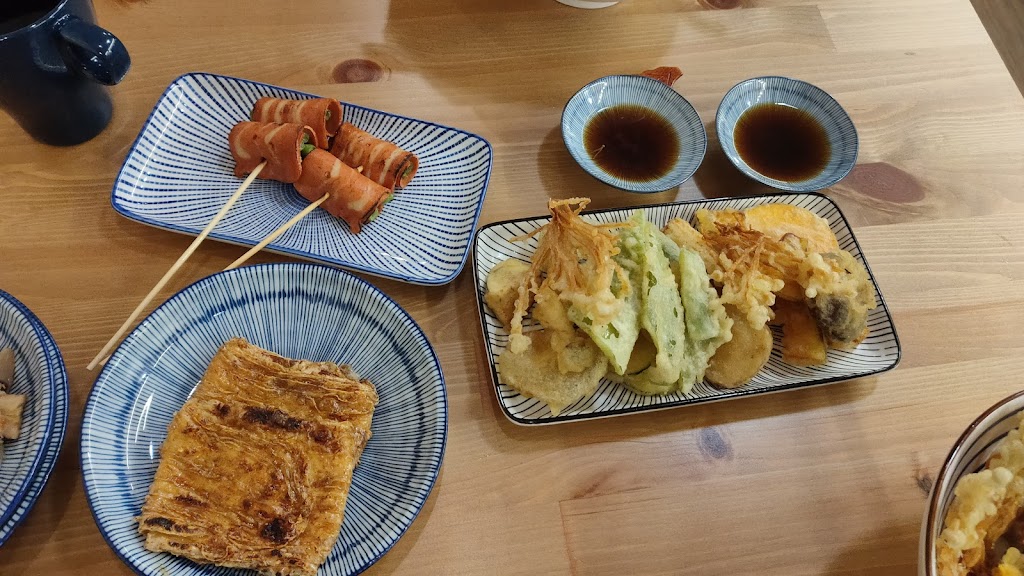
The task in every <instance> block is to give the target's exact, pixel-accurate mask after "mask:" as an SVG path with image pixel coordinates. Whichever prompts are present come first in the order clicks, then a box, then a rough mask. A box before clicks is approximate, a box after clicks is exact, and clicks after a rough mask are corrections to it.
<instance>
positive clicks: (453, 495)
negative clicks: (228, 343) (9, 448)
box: [0, 0, 1024, 576]
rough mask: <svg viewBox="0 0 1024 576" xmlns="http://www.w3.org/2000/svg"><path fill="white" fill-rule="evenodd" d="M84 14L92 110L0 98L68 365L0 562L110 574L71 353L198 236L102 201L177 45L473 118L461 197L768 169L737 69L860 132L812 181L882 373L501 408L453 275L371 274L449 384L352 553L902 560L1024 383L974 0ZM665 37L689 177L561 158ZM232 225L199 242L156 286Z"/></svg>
mask: <svg viewBox="0 0 1024 576" xmlns="http://www.w3.org/2000/svg"><path fill="white" fill-rule="evenodd" d="M96 11H97V13H98V16H99V19H100V21H101V22H102V23H103V24H104V25H105V26H107V27H108V28H109V29H111V30H112V31H114V32H115V33H116V34H117V35H119V36H120V37H121V39H122V40H123V41H124V43H125V44H126V45H127V46H128V48H129V50H130V51H131V54H132V58H133V61H134V64H133V68H132V70H131V72H130V73H129V75H128V76H127V78H126V79H125V80H124V82H123V83H122V84H121V85H120V86H118V87H116V88H115V89H114V91H113V94H114V99H115V106H116V111H115V116H114V120H113V122H112V124H111V125H110V127H109V128H108V129H107V130H106V132H104V133H103V134H102V135H100V136H99V137H98V138H96V139H95V140H93V141H91V142H89V143H87V144H84V145H81V146H77V147H74V148H67V149H56V148H49V147H46V146H43V145H40V144H37V143H35V142H33V141H31V140H30V139H29V138H28V137H27V136H26V135H25V134H24V133H22V132H21V131H20V130H19V129H18V127H17V126H16V125H15V124H14V122H13V121H11V120H10V119H9V118H7V117H5V116H2V115H0V230H2V231H3V239H2V241H0V288H2V289H4V290H7V291H9V292H11V293H12V294H14V295H15V296H16V297H18V298H20V299H21V300H22V301H23V302H25V303H26V304H27V305H28V306H30V307H31V308H32V309H33V310H34V311H35V312H36V313H37V314H38V315H39V317H40V318H41V319H42V320H43V321H44V322H45V323H46V325H47V326H48V327H49V329H50V330H51V331H52V332H53V334H54V336H55V337H56V340H57V343H58V344H59V345H60V348H61V350H62V351H63V354H64V358H65V361H66V362H67V368H68V373H69V376H70V382H71V410H70V422H69V424H68V434H67V440H66V442H65V447H64V450H63V453H62V454H61V456H60V459H59V462H58V465H57V468H56V471H55V473H54V474H53V476H52V478H51V479H50V482H49V485H48V486H47V488H46V490H45V492H44V493H43V495H42V497H41V498H40V500H39V502H38V503H37V504H36V506H35V509H34V510H33V511H32V513H31V514H30V516H29V517H28V519H27V521H26V522H25V523H24V524H23V525H22V526H21V527H20V528H19V529H18V530H17V531H16V532H15V534H14V535H13V537H12V538H11V539H10V540H9V541H8V543H7V544H6V545H5V546H4V547H3V549H2V550H0V573H2V574H3V575H4V576H14V575H46V576H60V575H64V574H129V573H130V571H129V570H128V568H126V567H125V566H124V565H122V563H121V562H120V561H119V560H118V559H117V557H116V556H115V555H114V553H113V552H112V551H111V550H110V549H109V548H108V547H107V546H106V544H105V543H104V541H103V538H102V537H101V536H100V534H99V532H98V531H97V529H96V527H95V524H94V523H93V519H92V517H91V515H90V513H89V509H88V507H87V505H86V501H85V497H84V494H83V490H82V481H81V477H80V474H79V445H78V441H79V430H80V417H81V414H82V410H83V405H84V403H85V400H86V397H87V395H88V393H89V389H90V387H91V385H92V382H93V380H94V379H95V376H96V374H95V373H92V372H88V371H86V369H85V365H86V363H87V362H88V361H89V360H90V359H91V358H92V356H93V355H94V354H95V353H96V352H97V351H98V350H99V348H100V347H101V346H102V344H103V343H104V342H105V341H106V339H107V338H108V337H109V336H110V335H111V334H112V333H113V332H114V330H115V329H116V328H117V327H118V326H119V325H120V323H121V322H122V320H123V319H124V318H125V317H126V315H127V314H128V312H129V311H131V309H132V308H133V307H134V306H135V304H136V303H137V302H138V301H139V300H140V299H141V298H142V296H143V295H144V294H145V293H146V292H147V291H148V290H149V288H150V287H151V286H152V285H153V284H154V283H155V281H156V280H157V279H158V278H159V277H160V276H161V274H162V273H163V272H164V270H166V268H167V267H168V266H169V265H170V263H171V262H173V261H174V259H175V258H176V257H177V255H178V254H180V253H181V251H182V250H183V249H184V248H185V247H186V246H187V244H188V242H189V239H188V238H186V237H183V236H178V235H175V234H172V233H169V232H162V231H158V230H154V229H151V228H147V227H145V226H142V225H140V224H136V223H134V222H129V221H127V220H124V219H122V218H121V217H119V216H117V215H116V214H115V213H114V211H113V210H112V209H111V207H110V201H109V195H110V188H111V183H112V181H113V179H114V176H115V175H116V173H117V170H118V168H119V166H120V164H121V162H122V160H123V159H124V156H125V154H126V153H127V151H128V148H129V146H130V145H131V143H132V141H133V139H134V138H135V135H136V134H137V133H138V130H139V128H140V127H141V125H142V123H143V121H144V120H145V118H146V116H147V114H148V113H149V111H150V109H151V108H152V106H153V105H154V103H155V102H156V100H157V98H158V97H159V96H160V94H161V92H162V91H163V89H164V88H165V87H166V86H167V84H168V83H170V82H171V81H172V80H173V79H174V78H175V77H177V76H178V75H179V74H182V73H184V72H189V71H195V70H200V71H208V72H216V73H221V74H229V75H234V76H240V77H244V78H251V79H253V80H258V81H261V82H268V83H271V84H278V85H283V86H289V87H293V88H297V89H300V90H305V91H309V92H314V93H319V94H322V95H325V96H333V97H337V98H340V99H343V100H348V101H352V102H356V103H361V104H365V105H368V106H372V107H376V108H380V109H383V110H389V111H392V112H396V113H399V114H405V115H409V116H414V117H418V118H424V119H429V120H433V121H436V122H439V123H442V124H448V125H452V126H458V127H460V128H464V129H466V130H469V131H472V132H476V133H478V134H481V135H483V136H484V137H485V138H487V139H488V140H489V141H490V142H491V144H493V146H494V155H495V163H494V172H493V177H492V179H491V185H490V189H489V194H488V196H487V200H486V203H485V204H484V209H483V215H482V217H481V224H483V223H487V222H491V221H494V220H499V219H506V218H515V217H521V216H530V215H536V214H539V213H542V212H543V211H544V202H545V199H546V198H548V197H569V196H574V195H586V196H590V197H591V198H593V199H594V202H593V204H592V206H593V207H595V208H603V207H612V206H626V205H640V204H644V203H653V202H662V201H668V200H673V199H676V198H678V199H690V198H700V197H701V196H702V195H704V196H721V195H735V194H749V193H754V192H758V191H760V190H761V189H760V188H759V187H758V186H756V185H754V184H753V183H752V182H751V181H749V180H746V179H745V178H743V177H742V176H740V175H739V174H738V173H737V172H736V171H735V170H734V169H732V168H731V167H730V166H729V165H728V163H727V162H726V161H725V159H724V157H723V155H722V153H721V152H720V149H719V148H718V146H717V142H716V141H715V138H714V129H713V118H714V113H715V109H716V107H717V105H718V102H719V99H720V98H721V97H722V95H723V94H724V93H725V92H726V90H728V89H729V87H731V86H732V85H733V84H735V83H736V82H738V81H740V80H743V79H745V78H749V77H752V76H757V75H763V74H783V75H789V76H794V77H798V78H802V79H804V80H807V81H810V82H812V83H814V84H817V85H818V86H821V87H822V88H824V89H826V90H828V91H829V92H830V93H832V94H833V95H834V96H835V97H836V98H837V99H838V100H839V101H840V102H841V103H842V105H843V106H844V107H845V108H846V109H847V110H848V111H849V113H850V115H851V116H852V117H853V120H854V122H855V123H856V125H857V128H858V131H859V133H860V139H861V151H860V164H859V165H858V167H857V168H856V170H855V171H854V172H853V173H852V174H851V175H850V176H849V177H848V178H847V179H846V180H844V181H843V182H842V183H841V184H839V185H837V186H835V187H833V188H832V189H831V190H829V191H827V193H828V194H829V195H830V196H831V197H832V198H834V199H835V200H836V201H837V202H838V203H839V204H840V205H841V207H842V208H843V210H844V211H845V213H846V215H847V216H848V217H849V219H850V221H851V223H852V225H853V226H854V229H855V232H856V234H857V237H858V238H859V240H860V242H861V245H862V247H863V249H864V253H865V254H866V256H867V258H868V260H869V262H870V263H871V266H872V268H873V269H874V272H875V274H876V275H877V278H878V281H879V284H880V285H881V288H882V291H883V293H884V294H885V296H886V299H887V301H888V303H889V306H890V307H891V309H892V312H893V315H894V318H895V322H896V327H897V329H898V331H899V335H900V337H901V340H902V343H903V346H904V350H903V361H902V364H901V365H900V366H899V368H898V369H896V370H895V371H893V372H889V373H887V374H885V375H883V376H881V377H878V378H869V379H863V380H858V381H853V382H849V383H844V384H838V385H834V386H828V387H823V388H815V389H809V390H802V391H795V392H787V393H784V394H777V395H771V396H766V397H760V398H751V399H746V400H738V401H730V402H725V403H719V404H713V405H707V406H700V407H694V408H687V409H677V410H669V411H663V412H657V413H652V414H649V415H635V416H626V417H620V418H614V419H609V420H600V421H593V422H582V423H575V424H569V425H562V426H553V427H542V428H521V427H518V426H515V425H513V424H511V423H509V422H508V421H507V420H506V419H505V418H504V417H503V416H502V414H501V411H500V410H499V408H498V405H497V403H496V401H495V399H494V393H493V390H492V388H491V383H490V379H489V376H488V371H487V365H486V360H485V357H484V348H483V339H482V337H481V335H480V329H479V320H478V318H477V309H476V305H475V302H474V299H473V282H472V277H471V275H470V274H469V273H463V274H462V275H461V276H459V278H457V279H456V280H455V281H454V282H453V283H451V284H449V285H447V286H444V287H434V288H429V287H426V288H425V287H417V286H410V285H406V284H402V283H398V282H393V281H387V280H380V279H376V278H373V279H371V281H372V282H373V283H374V284H375V285H376V286H378V287H380V288H381V289H382V290H384V291H385V292H386V293H387V294H388V295H390V296H391V297H393V298H395V299H396V300H397V301H398V302H399V303H400V304H401V305H402V306H403V307H405V308H406V309H407V310H408V311H409V312H410V313H411V314H412V316H413V317H414V318H415V319H416V321H417V322H419V323H420V325H421V326H422V327H423V328H424V330H425V331H426V333H427V334H428V336H429V337H430V338H431V340H432V342H433V345H434V347H435V348H436V350H437V353H438V355H439V356H440V358H441V364H442V366H443V369H444V371H445V375H446V377H447V383H448V398H449V400H450V404H451V406H450V434H449V443H448V448H447V453H446V458H445V462H444V466H443V468H442V472H441V476H440V478H439V480H438V482H437V485H436V486H435V488H434V491H433V493H432V494H431V496H430V499H429V500H428V501H427V504H426V506H425V508H424V510H423V512H422V513H421V514H420V516H419V518H417V520H416V521H415V523H414V524H413V525H412V528H411V529H410V530H409V532H408V533H407V534H406V535H405V536H404V537H403V538H402V539H401V540H400V541H399V542H398V544H397V545H396V546H395V547H394V549H392V550H391V551H390V552H389V553H388V554H387V555H386V556H385V557H384V558H383V559H382V560H380V561H379V562H378V563H377V564H376V565H375V566H374V567H373V568H372V569H371V570H369V571H368V573H369V574H391V573H394V574H546V573H552V574H565V573H579V574H631V573H636V574H640V573H644V574H653V573H661V574H679V573H686V574H716V575H717V574H753V573H761V574H786V575H792V574H819V573H831V574H894V575H896V574H899V575H904V574H910V573H911V572H912V571H913V569H914V566H915V564H916V550H917V545H918V530H919V527H920V522H921V516H922V513H923V510H924V504H925V499H926V494H927V492H928V489H929V487H930V485H931V484H932V481H933V476H934V474H935V471H936V469H937V467H938V466H939V464H940V463H941V462H942V460H943V458H944V457H945V455H946V452H947V450H948V449H949V447H950V445H951V444H952V442H953V440H954V439H955V438H956V436H957V435H958V434H959V433H960V432H961V431H962V430H963V428H964V427H965V426H966V425H967V424H968V423H969V422H970V421H971V420H972V419H973V418H974V417H975V416H976V415H977V414H978V413H979V412H981V411H982V410H983V409H984V408H986V407H987V406H989V405H990V404H992V403H994V402H995V401H997V400H999V399H1000V398H1002V397H1004V396H1006V395H1007V394H1009V393H1011V392H1013V391H1016V390H1018V389H1020V388H1021V383H1020V382H1021V377H1020V374H1021V373H1022V372H1024V355H1022V354H1021V351H1022V343H1024V342H1022V339H1021V331H1020V326H1021V325H1022V324H1024V305H1022V304H1024V226H1022V225H1021V223H1022V216H1021V213H1022V212H1024V100H1022V98H1021V95H1020V94H1019V93H1018V91H1017V89H1016V88H1015V86H1014V84H1013V82H1012V81H1011V79H1010V77H1009V75H1008V74H1007V71H1006V69H1005V68H1004V66H1003V64H1002V62H1001V61H1000V58H999V56H998V54H997V53H996V51H995V49H994V48H993V46H992V44H991V42H990V41H989V38H988V37H987V36H986V34H985V30H984V28H983V27H982V25H981V24H980V23H979V22H978V20H977V17H976V16H975V13H974V11H973V9H972V8H971V5H970V3H968V2H965V1H963V0H900V1H896V0H830V1H827V2H826V1H819V0H701V1H700V2H698V1H697V0H627V1H626V2H623V3H622V4H620V5H619V6H616V7H614V8H610V9H606V10H596V11H585V10H577V9H572V8H568V7H565V6H562V5H560V4H557V3H556V2H554V1H553V0H517V1H516V2H500V1H494V0H491V1H488V0H391V1H390V2H357V1H354V0H304V1H303V2H297V1H288V2H282V1H277V2H274V1H271V0H262V1H260V2H208V1H206V0H178V1H174V2H168V1H151V2H137V1H130V0H97V6H96ZM359 59H365V60H369V61H371V62H372V63H373V65H372V66H365V65H363V66H361V65H359V64H358V63H354V61H355V60H359ZM658 65H678V66H680V67H681V68H683V70H684V71H685V73H686V75H685V76H684V77H683V78H682V80H680V81H679V82H678V83H677V84H676V89H677V90H679V91H680V92H681V93H682V94H684V95H685V96H686V97H687V98H688V99H689V100H690V101H691V102H692V103H693V104H694V105H695V106H696V108H697V110H698V111H699V112H700V114H701V117H702V118H704V119H705V121H706V122H707V124H708V126H709V130H708V132H709V135H710V137H711V142H710V144H709V148H708V154H707V158H706V159H705V162H704V166H703V167H702V168H701V170H700V171H699V172H698V173H697V176H696V177H695V178H694V179H693V180H692V181H691V182H689V183H687V184H685V185H684V186H683V187H682V188H681V189H680V190H678V191H671V192H666V193H663V194H657V195H653V196H638V195H628V194H625V193H621V192H618V191H616V190H613V189H610V188H607V187H605V186H603V185H600V184H598V183H597V182H596V181H595V180H593V179H591V178H590V177H589V176H587V175H586V174H585V173H584V172H583V171H582V170H581V169H580V168H579V167H578V166H576V165H575V164H574V162H573V161H572V159H571V158H570V156H569V154H568V153H567V152H566V150H565V148H564V146H563V144H562V140H561V135H560V132H559V128H558V123H559V117H560V114H561V111H562V105H563V104H564V103H565V101H566V100H567V99H568V98H569V97H570V96H571V95H572V94H573V92H575V90H576V89H577V88H579V87H580V86H582V85H583V84H585V83H586V82H587V81H589V80H591V79H593V78H596V77H599V76H602V75H606V74H611V73H629V72H637V71H640V70H643V69H646V68H652V67H654V66H658ZM350 80H368V81H363V82H355V83H352V82H349V81H350ZM241 252H242V250H241V249H239V248H238V247H234V246H228V245H224V244H218V243H216V242H208V243H206V244H204V245H203V247H202V248H201V249H200V250H199V252H198V253H197V254H196V255H195V256H194V257H193V258H192V259H191V261H190V262H189V263H188V265H187V266H186V267H185V268H184V270H183V272H182V273H181V274H180V275H179V276H178V277H177V278H176V280H174V281H173V282H172V283H171V285H169V286H168V287H167V289H166V290H165V291H164V293H163V294H162V295H161V297H160V298H159V299H158V302H159V301H162V300H163V299H164V298H166V297H168V296H170V295H171V294H173V293H174V291H176V290H178V289H180V288H182V287H183V286H185V285H187V284H188V283H191V282H192V281H194V280H196V279H198V278H200V277H203V276H205V275H207V274H210V273H212V272H215V271H217V270H220V269H221V268H223V267H224V266H225V265H227V264H228V263H229V262H231V261H232V260H233V259H234V258H235V257H237V256H238V255H239V254H241ZM284 260H287V258H284V257H277V256H272V255H263V256H260V257H259V258H258V261H284ZM154 305H155V304H154Z"/></svg>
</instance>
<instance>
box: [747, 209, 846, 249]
mask: <svg viewBox="0 0 1024 576" xmlns="http://www.w3.org/2000/svg"><path fill="white" fill-rule="evenodd" d="M743 221H744V222H745V223H746V225H747V227H749V228H750V229H751V230H757V231H758V232H760V233H762V234H764V235H765V236H767V237H768V238H770V239H772V240H782V237H783V236H785V235H786V234H793V235H794V236H798V237H800V238H803V239H804V240H806V241H807V246H808V248H809V249H810V250H812V251H814V252H836V251H838V250H839V241H838V240H836V235H835V234H833V233H832V228H831V227H830V226H829V225H828V220H825V219H824V218H822V217H821V216H818V215H817V214H815V213H813V212H811V211H810V210H807V209H805V208H799V207H797V206H793V205H792V204H761V205H760V206H754V207H752V208H747V209H746V210H744V211H743Z"/></svg>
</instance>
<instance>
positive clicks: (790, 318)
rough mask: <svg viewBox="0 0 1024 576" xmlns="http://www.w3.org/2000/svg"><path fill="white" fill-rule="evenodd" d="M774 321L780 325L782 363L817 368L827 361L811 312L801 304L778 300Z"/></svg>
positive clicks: (823, 342)
mask: <svg viewBox="0 0 1024 576" xmlns="http://www.w3.org/2000/svg"><path fill="white" fill-rule="evenodd" d="M775 321H776V323H778V324H781V325H782V361H783V362H787V363H789V364H793V365H795V366H819V365H821V364H824V363H825V361H826V360H827V359H828V358H827V354H826V348H825V341H824V340H822V338H821V332H819V331H818V325H817V323H815V321H814V317H813V316H811V311H810V310H809V309H808V308H807V307H806V306H804V305H803V304H797V303H795V302H788V301H786V300H778V301H777V302H776V303H775Z"/></svg>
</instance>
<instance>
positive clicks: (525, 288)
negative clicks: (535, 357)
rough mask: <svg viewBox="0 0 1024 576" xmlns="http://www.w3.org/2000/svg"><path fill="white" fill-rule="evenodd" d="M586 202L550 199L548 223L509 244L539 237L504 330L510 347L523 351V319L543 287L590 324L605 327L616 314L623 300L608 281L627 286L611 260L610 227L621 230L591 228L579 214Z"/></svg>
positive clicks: (612, 239) (615, 250) (525, 340)
mask: <svg viewBox="0 0 1024 576" xmlns="http://www.w3.org/2000/svg"><path fill="white" fill-rule="evenodd" d="M589 203H590V199H588V198H570V199H568V200H549V201H548V209H549V210H550V211H551V221H550V222H549V223H547V224H545V225H544V226H541V227H540V228H538V229H537V230H534V231H533V232H531V233H530V234H527V235H526V236H523V237H520V238H514V239H513V240H525V239H527V238H531V237H533V236H536V235H540V240H539V241H538V242H537V250H536V252H534V255H533V260H532V262H531V266H530V272H529V273H528V274H527V277H526V279H525V281H524V282H523V284H521V285H520V286H519V298H518V299H517V300H516V307H515V312H514V314H513V315H512V322H511V330H510V331H509V332H510V334H509V348H510V349H511V350H512V351H513V352H517V353H518V352H522V351H524V350H526V349H527V348H529V346H530V340H529V339H528V338H526V337H524V336H523V324H522V321H523V317H524V316H525V315H526V312H527V310H528V308H529V305H530V293H531V292H532V293H534V294H536V293H537V291H538V290H539V289H540V288H541V287H542V286H548V287H550V288H551V289H552V290H554V291H555V292H556V293H558V297H559V298H560V299H561V300H563V301H564V302H566V303H567V304H568V305H569V309H570V311H572V310H573V309H575V310H576V315H577V316H579V317H580V318H581V319H584V320H582V321H589V322H590V324H592V325H600V324H606V323H608V322H610V321H612V320H613V319H614V318H615V317H616V316H618V314H619V311H620V310H621V308H622V306H623V301H622V300H621V299H620V298H618V297H616V295H615V294H614V293H613V292H612V289H611V286H612V279H613V278H615V277H616V276H618V277H619V280H620V282H621V283H622V285H623V286H627V287H628V281H626V275H625V273H624V272H623V271H622V269H621V268H620V267H619V265H618V264H617V263H616V262H615V260H614V259H613V257H614V256H615V255H616V254H617V253H618V248H617V247H616V245H615V240H616V238H615V234H614V233H613V232H612V229H614V228H617V227H619V226H621V225H620V224H613V225H594V224H590V223H588V222H585V221H584V220H583V219H582V218H580V217H579V213H580V212H581V211H582V210H583V209H584V208H586V206H587V204H589Z"/></svg>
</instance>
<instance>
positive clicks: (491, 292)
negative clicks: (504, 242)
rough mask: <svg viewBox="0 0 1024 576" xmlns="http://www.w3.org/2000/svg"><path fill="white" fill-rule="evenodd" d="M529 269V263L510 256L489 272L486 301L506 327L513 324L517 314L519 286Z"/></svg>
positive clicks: (485, 294)
mask: <svg viewBox="0 0 1024 576" xmlns="http://www.w3.org/2000/svg"><path fill="white" fill-rule="evenodd" d="M529 271H530V265H529V264H528V263H526V262H523V261H522V260H517V259H515V258H509V259H508V260H503V261H501V262H498V263H497V264H495V265H494V268H491V271H490V272H489V273H488V274H487V291H486V292H485V293H484V302H485V303H486V304H487V306H489V307H490V308H491V310H492V311H494V315H495V316H497V317H498V320H501V323H502V324H504V325H505V329H508V328H509V327H510V326H511V325H512V315H513V314H515V311H516V300H517V299H518V298H519V286H520V285H522V283H523V281H524V280H525V279H526V275H527V273H529ZM527 306H529V305H527Z"/></svg>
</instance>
